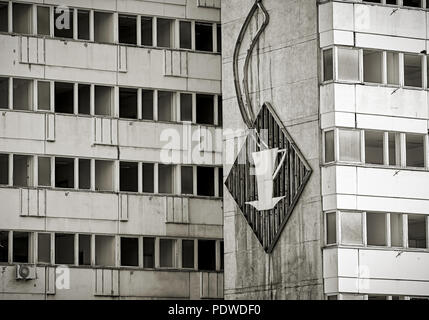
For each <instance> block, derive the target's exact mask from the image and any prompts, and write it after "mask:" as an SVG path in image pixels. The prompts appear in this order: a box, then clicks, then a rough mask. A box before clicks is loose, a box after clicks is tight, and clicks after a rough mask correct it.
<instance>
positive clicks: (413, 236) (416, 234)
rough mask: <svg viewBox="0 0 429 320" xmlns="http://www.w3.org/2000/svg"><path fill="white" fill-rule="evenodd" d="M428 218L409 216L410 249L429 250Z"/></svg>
mask: <svg viewBox="0 0 429 320" xmlns="http://www.w3.org/2000/svg"><path fill="white" fill-rule="evenodd" d="M426 237H427V234H426V217H425V216H423V215H413V214H410V215H408V247H409V248H420V249H425V248H427V243H426Z"/></svg>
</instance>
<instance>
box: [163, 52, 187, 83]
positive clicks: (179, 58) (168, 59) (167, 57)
mask: <svg viewBox="0 0 429 320" xmlns="http://www.w3.org/2000/svg"><path fill="white" fill-rule="evenodd" d="M164 76H166V77H185V78H186V77H188V52H186V51H178V50H168V49H165V50H164Z"/></svg>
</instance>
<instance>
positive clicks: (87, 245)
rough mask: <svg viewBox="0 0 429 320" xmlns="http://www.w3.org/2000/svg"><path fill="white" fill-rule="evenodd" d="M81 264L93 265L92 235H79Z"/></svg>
mask: <svg viewBox="0 0 429 320" xmlns="http://www.w3.org/2000/svg"><path fill="white" fill-rule="evenodd" d="M79 265H80V266H89V265H91V235H89V234H80V235H79Z"/></svg>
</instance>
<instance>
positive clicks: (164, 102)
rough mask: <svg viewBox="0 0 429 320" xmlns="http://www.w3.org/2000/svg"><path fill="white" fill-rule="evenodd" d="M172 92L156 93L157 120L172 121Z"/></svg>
mask: <svg viewBox="0 0 429 320" xmlns="http://www.w3.org/2000/svg"><path fill="white" fill-rule="evenodd" d="M173 97H174V95H173V92H169V91H158V120H159V121H173V120H174V119H173V115H174V111H173V106H174V102H173Z"/></svg>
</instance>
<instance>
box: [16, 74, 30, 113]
mask: <svg viewBox="0 0 429 320" xmlns="http://www.w3.org/2000/svg"><path fill="white" fill-rule="evenodd" d="M13 109H14V110H32V109H33V81H32V80H25V79H13Z"/></svg>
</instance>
